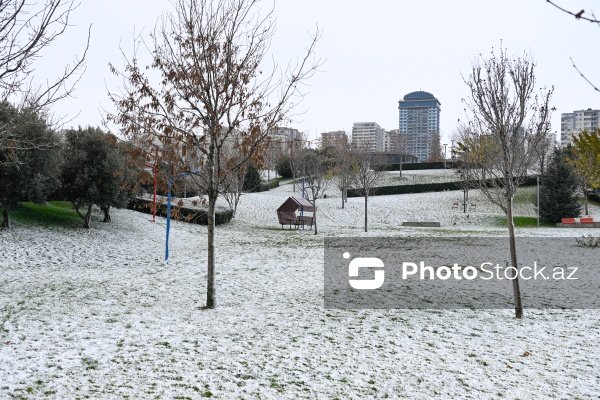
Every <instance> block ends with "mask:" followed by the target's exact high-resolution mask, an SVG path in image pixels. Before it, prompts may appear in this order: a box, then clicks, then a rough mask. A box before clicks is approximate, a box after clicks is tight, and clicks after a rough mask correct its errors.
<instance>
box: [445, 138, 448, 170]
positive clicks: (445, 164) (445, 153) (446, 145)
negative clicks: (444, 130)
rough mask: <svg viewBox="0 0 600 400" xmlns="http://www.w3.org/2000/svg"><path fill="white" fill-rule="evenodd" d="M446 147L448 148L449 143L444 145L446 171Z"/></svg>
mask: <svg viewBox="0 0 600 400" xmlns="http://www.w3.org/2000/svg"><path fill="white" fill-rule="evenodd" d="M446 146H448V143H444V169H446V158H447V157H446Z"/></svg>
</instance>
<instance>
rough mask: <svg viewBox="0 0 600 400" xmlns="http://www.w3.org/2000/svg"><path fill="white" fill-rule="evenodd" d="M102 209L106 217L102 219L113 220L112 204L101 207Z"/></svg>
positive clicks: (104, 220)
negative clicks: (111, 213) (111, 217)
mask: <svg viewBox="0 0 600 400" xmlns="http://www.w3.org/2000/svg"><path fill="white" fill-rule="evenodd" d="M100 209H101V210H102V211H103V212H104V219H103V220H102V222H111V219H110V206H105V207H100Z"/></svg>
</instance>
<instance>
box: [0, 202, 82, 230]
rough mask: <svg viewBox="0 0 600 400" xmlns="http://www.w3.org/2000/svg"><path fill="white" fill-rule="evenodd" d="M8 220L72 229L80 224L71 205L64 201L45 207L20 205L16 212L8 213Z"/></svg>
mask: <svg viewBox="0 0 600 400" xmlns="http://www.w3.org/2000/svg"><path fill="white" fill-rule="evenodd" d="M1 210H2V209H0V211H1ZM10 218H11V220H12V221H13V222H19V223H21V224H24V225H44V226H67V227H72V226H79V225H81V224H82V221H81V218H80V217H79V215H77V213H76V212H75V209H74V208H73V205H72V204H71V203H69V202H64V201H51V202H48V203H47V204H46V205H40V204H33V203H21V207H20V208H19V209H18V210H14V211H11V212H10Z"/></svg>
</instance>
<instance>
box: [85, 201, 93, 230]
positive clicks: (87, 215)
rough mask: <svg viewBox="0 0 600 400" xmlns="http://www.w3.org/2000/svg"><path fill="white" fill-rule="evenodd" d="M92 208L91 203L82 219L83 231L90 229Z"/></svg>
mask: <svg viewBox="0 0 600 400" xmlns="http://www.w3.org/2000/svg"><path fill="white" fill-rule="evenodd" d="M92 206H93V204H92V203H90V204H89V205H88V209H87V212H86V213H85V217H84V218H83V227H84V228H85V229H90V227H91V225H92V224H91V222H92Z"/></svg>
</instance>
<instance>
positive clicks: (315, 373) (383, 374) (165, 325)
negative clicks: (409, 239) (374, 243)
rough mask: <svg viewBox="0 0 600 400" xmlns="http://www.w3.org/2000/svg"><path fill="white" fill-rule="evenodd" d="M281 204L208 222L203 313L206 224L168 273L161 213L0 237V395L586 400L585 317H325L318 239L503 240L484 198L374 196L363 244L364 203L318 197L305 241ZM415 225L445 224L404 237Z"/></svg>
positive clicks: (246, 208)
mask: <svg viewBox="0 0 600 400" xmlns="http://www.w3.org/2000/svg"><path fill="white" fill-rule="evenodd" d="M411 172H412V171H411ZM405 174H406V175H409V174H408V173H407V172H405ZM415 175H416V174H415ZM527 190H530V189H526V191H527ZM334 191H335V190H334V188H331V192H332V194H333V192H334ZM291 194H292V193H291V186H290V185H284V186H282V187H280V188H278V189H276V190H273V191H270V192H263V193H256V194H249V195H245V196H243V198H242V200H241V203H240V206H239V210H238V215H237V217H236V218H235V219H234V221H233V222H232V223H230V224H227V225H223V226H219V227H218V228H217V243H218V245H217V249H216V251H217V270H218V273H217V287H218V301H219V308H218V309H215V310H203V309H200V307H201V306H202V305H203V304H204V301H205V293H206V292H205V287H206V227H203V226H198V225H191V224H186V223H174V224H173V225H172V234H171V242H170V243H171V248H170V251H171V259H170V263H169V265H168V266H165V264H164V262H163V257H164V239H165V238H164V236H165V221H164V219H162V218H159V219H158V222H157V223H156V224H152V223H151V222H150V219H151V217H150V216H148V215H145V214H141V213H137V212H133V211H128V210H114V212H113V213H114V214H113V223H112V224H102V223H100V222H97V223H96V224H95V226H94V228H93V229H90V230H83V229H65V228H42V227H31V226H26V227H25V226H19V225H18V224H17V223H15V224H14V228H13V229H12V230H10V231H7V230H3V231H0V327H1V328H2V331H0V398H2V399H4V398H7V399H10V398H25V399H29V398H56V399H75V398H93V399H112V398H132V399H146V398H164V399H174V398H202V397H203V396H204V397H209V396H212V397H215V398H223V399H230V398H234V399H237V398H244V399H251V398H261V399H269V398H274V399H276V398H289V399H295V398H340V399H345V398H351V399H363V398H417V399H425V398H434V397H438V398H473V399H482V398H500V397H502V398H536V399H537V398H598V393H600V377H599V375H598V371H599V370H600V350H598V345H597V344H598V342H599V341H600V312H599V311H597V310H526V311H525V313H526V316H525V318H524V319H523V320H516V319H514V317H513V314H514V311H513V310H508V309H507V310H377V311H375V310H331V309H324V305H323V261H324V260H323V237H324V236H329V235H331V236H360V237H377V236H419V235H429V236H431V235H435V236H463V235H466V236H468V235H471V236H481V235H486V236H504V235H506V228H503V227H502V226H498V225H497V223H496V218H497V217H498V216H500V214H499V212H498V211H497V210H496V209H495V208H494V207H492V205H490V204H488V202H487V201H485V199H484V198H483V197H482V196H481V195H478V194H476V193H475V192H473V193H471V198H470V200H469V203H476V204H477V211H476V212H469V213H466V214H464V213H462V212H459V211H457V210H453V209H452V203H453V202H455V201H460V200H461V199H462V192H442V193H428V194H415V195H402V196H381V197H372V198H370V202H369V209H370V212H369V220H370V227H369V228H370V231H369V232H368V233H364V232H362V223H363V201H362V199H361V198H351V199H349V200H348V203H347V204H346V208H345V209H342V208H341V199H340V198H339V197H338V198H335V197H333V198H328V199H323V200H320V201H319V202H318V207H319V215H318V222H319V235H316V236H315V235H313V234H312V232H310V231H309V230H298V231H296V230H282V229H281V228H280V226H279V225H278V224H277V218H276V214H275V211H274V210H275V209H276V208H277V207H278V206H279V205H280V204H281V203H282V202H283V200H285V198H286V197H287V196H288V195H291ZM530 194H532V193H530ZM530 194H524V195H523V196H524V197H523V198H526V197H527V196H529V195H530ZM516 213H517V214H518V215H531V216H533V215H534V214H533V205H532V204H530V203H529V202H528V201H521V202H519V205H518V206H517V212H516ZM591 213H592V216H594V217H595V218H596V219H600V208H598V207H592V210H591ZM414 217H431V218H437V219H439V220H440V221H441V222H442V227H441V228H408V227H402V226H401V222H402V221H403V220H405V219H407V218H414ZM591 232H594V233H595V231H593V230H591V229H578V230H573V229H556V228H554V229H552V228H529V229H518V235H521V236H560V235H562V236H574V235H581V234H583V233H591Z"/></svg>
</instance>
